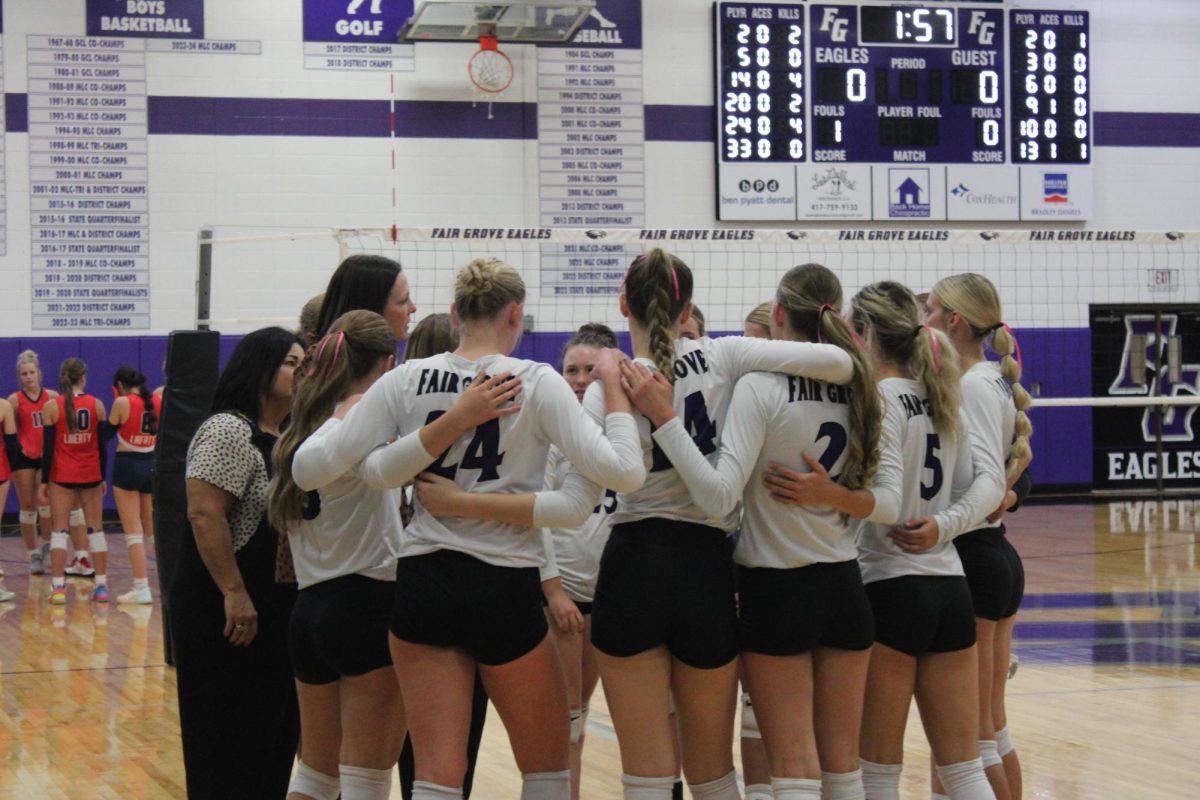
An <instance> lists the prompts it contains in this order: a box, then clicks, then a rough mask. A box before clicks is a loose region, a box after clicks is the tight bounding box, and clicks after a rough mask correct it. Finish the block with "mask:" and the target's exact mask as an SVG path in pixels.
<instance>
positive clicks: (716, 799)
mask: <svg viewBox="0 0 1200 800" xmlns="http://www.w3.org/2000/svg"><path fill="white" fill-rule="evenodd" d="M688 788H689V789H691V790H692V800H741V798H742V793H741V792H740V791H738V785H737V773H736V772H734V771H733V770H730V771H729V773H728V774H726V775H725V776H724V777H721V778H717V779H716V780H715V781H708V782H707V783H688Z"/></svg>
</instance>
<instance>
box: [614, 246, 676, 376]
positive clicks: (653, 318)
mask: <svg viewBox="0 0 1200 800" xmlns="http://www.w3.org/2000/svg"><path fill="white" fill-rule="evenodd" d="M625 301H626V303H627V304H628V305H629V313H630V314H631V315H633V318H634V319H636V320H637V321H638V322H640V323H641V324H642V325H645V326H646V331H647V333H648V334H649V337H650V357H651V358H652V359H653V360H654V365H655V366H656V367H657V368H658V371H659V372H661V373H662V374H663V375H664V376H665V377H666V378H667V380H669V381H671V382H672V383H674V382H675V370H674V363H675V341H674V339H673V338H672V336H671V327H672V326H673V325H674V324H675V323H676V322H678V321H679V317H680V315H682V314H683V309H684V308H685V307H686V306H687V304H688V303H690V302H691V301H692V271H691V269H689V268H688V265H687V264H685V263H683V261H681V260H680V259H679V258H677V257H676V256H673V255H671V254H670V253H668V252H667V251H666V250H663V249H661V248H657V247H656V248H654V249H653V250H651V251H650V252H648V253H646V254H645V255H640V256H638V257H637V258H635V259H634V260H633V264H632V265H631V266H630V267H629V272H627V273H626V274H625Z"/></svg>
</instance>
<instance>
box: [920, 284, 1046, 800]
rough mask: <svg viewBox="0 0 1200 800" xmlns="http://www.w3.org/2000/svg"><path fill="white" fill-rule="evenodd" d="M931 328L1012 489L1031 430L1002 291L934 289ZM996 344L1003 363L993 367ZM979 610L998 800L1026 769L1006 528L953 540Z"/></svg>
mask: <svg viewBox="0 0 1200 800" xmlns="http://www.w3.org/2000/svg"><path fill="white" fill-rule="evenodd" d="M925 312H926V319H927V321H928V323H929V325H930V326H932V327H936V328H938V329H940V330H944V331H945V332H946V334H947V335H948V336H949V337H950V340H951V341H952V342H953V343H954V348H955V349H956V350H957V351H958V354H959V357H960V358H961V359H962V363H963V380H962V394H963V406H964V407H965V409H966V412H967V417H968V419H969V420H970V422H971V444H972V453H973V455H974V457H975V459H976V460H978V461H984V462H988V463H991V464H993V465H994V467H995V468H998V469H1000V470H1001V471H1002V472H1004V474H1005V475H1006V478H1007V484H1008V486H1007V488H1009V489H1012V488H1013V486H1014V484H1015V483H1016V482H1017V479H1018V478H1019V477H1020V476H1021V474H1022V472H1024V470H1025V467H1026V466H1028V464H1029V462H1030V460H1031V458H1032V451H1031V450H1030V447H1029V437H1030V436H1031V435H1032V433H1033V426H1032V425H1030V423H1029V418H1028V417H1027V416H1026V414H1025V410H1026V409H1027V408H1028V407H1029V404H1030V398H1029V394H1028V393H1027V392H1026V391H1025V390H1024V389H1023V388H1022V387H1021V383H1020V380H1021V363H1020V350H1019V349H1018V346H1017V341H1016V338H1015V337H1014V336H1013V333H1012V329H1011V328H1009V327H1008V325H1006V324H1005V323H1004V312H1003V309H1002V308H1001V305H1000V296H999V294H998V293H997V292H996V287H995V286H994V285H992V282H991V281H989V280H988V279H987V278H985V277H984V276H983V275H978V274H975V273H963V274H959V275H952V276H950V277H948V278H943V279H942V280H940V281H938V282H937V284H935V285H934V287H933V290H932V291H931V292H930V295H929V300H928V301H927V302H926V306H925ZM989 343H990V346H991V349H992V351H993V352H994V353H996V354H997V355H998V356H1000V361H999V363H997V362H994V361H989V360H988V359H987V357H986V355H985V347H986V346H987V345H988V344H989ZM954 544H955V547H957V548H958V554H959V556H960V557H961V558H962V564H963V569H964V570H965V571H966V576H967V583H968V584H970V586H971V596H972V599H973V600H974V604H975V623H976V629H977V634H978V639H979V712H980V713H979V739H980V750H981V752H982V753H983V763H984V767H985V768H986V769H987V771H988V780H989V781H991V783H992V787H993V788H994V789H995V790H996V796H997V797H998V798H1000V800H1005V799H1006V798H1008V797H1013V798H1017V797H1020V795H1021V767H1020V762H1019V760H1018V758H1017V754H1016V751H1015V750H1014V749H1013V745H1012V739H1011V737H1010V735H1009V731H1008V719H1007V714H1006V711H1005V705H1004V693H1005V687H1006V685H1007V681H1008V671H1009V654H1010V653H1011V652H1012V632H1013V625H1014V623H1015V622H1016V614H1017V609H1018V608H1019V607H1020V605H1021V598H1022V597H1023V595H1024V593H1025V570H1024V567H1023V566H1022V565H1021V557H1020V556H1019V555H1018V554H1017V551H1016V548H1014V547H1013V546H1012V543H1011V542H1009V541H1008V538H1007V537H1006V536H1005V528H1004V523H1003V522H1002V521H999V520H997V521H995V522H985V523H984V524H983V525H981V526H980V527H979V528H978V529H977V530H974V531H971V532H970V533H968V534H966V535H964V536H960V537H959V538H957V539H955V540H954Z"/></svg>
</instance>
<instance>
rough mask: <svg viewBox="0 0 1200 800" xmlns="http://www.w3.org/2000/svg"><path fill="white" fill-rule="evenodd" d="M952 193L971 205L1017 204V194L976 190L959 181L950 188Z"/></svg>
mask: <svg viewBox="0 0 1200 800" xmlns="http://www.w3.org/2000/svg"><path fill="white" fill-rule="evenodd" d="M950 194H952V195H954V196H955V197H957V198H958V199H959V200H962V201H963V202H964V203H967V204H969V205H986V206H1015V205H1016V204H1017V196H1016V195H1015V194H993V193H992V192H974V191H971V188H970V187H969V186H967V185H966V184H964V183H961V182H960V183H959V184H958V186H955V187H954V188H953V189H951V190H950Z"/></svg>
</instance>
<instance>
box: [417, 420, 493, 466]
mask: <svg viewBox="0 0 1200 800" xmlns="http://www.w3.org/2000/svg"><path fill="white" fill-rule="evenodd" d="M445 413H446V412H445V411H441V410H437V411H430V412H429V416H428V417H426V418H425V424H426V425H429V424H430V423H432V422H433V421H434V420H436V419H437V418H438V417H440V416H441V415H442V414H445ZM449 454H450V451H449V450H447V451H446V452H444V453H442V454H441V455H440V456H438V459H437V461H435V462H433V463H432V464H430V465H429V469H428V470H427V471H428V472H432V473H433V474H434V475H441V476H442V477H443V478H448V479H450V480H454V476H455V475H457V474H458V470H459V468H460V467H461V468H462V469H477V470H479V480H480V481H495V480H499V479H500V471H499V469H497V468H498V467H499V466H500V464H501V463H502V462H503V461H504V453H501V452H500V420H498V419H491V420H488V421H487V422H485V423H483V424H482V425H480V426H479V427H477V428H475V436H474V437H472V438H471V442H470V443H469V444H468V445H467V452H465V453H463V458H462V463H460V464H446V463H445V461H446V456H448V455H449Z"/></svg>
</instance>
